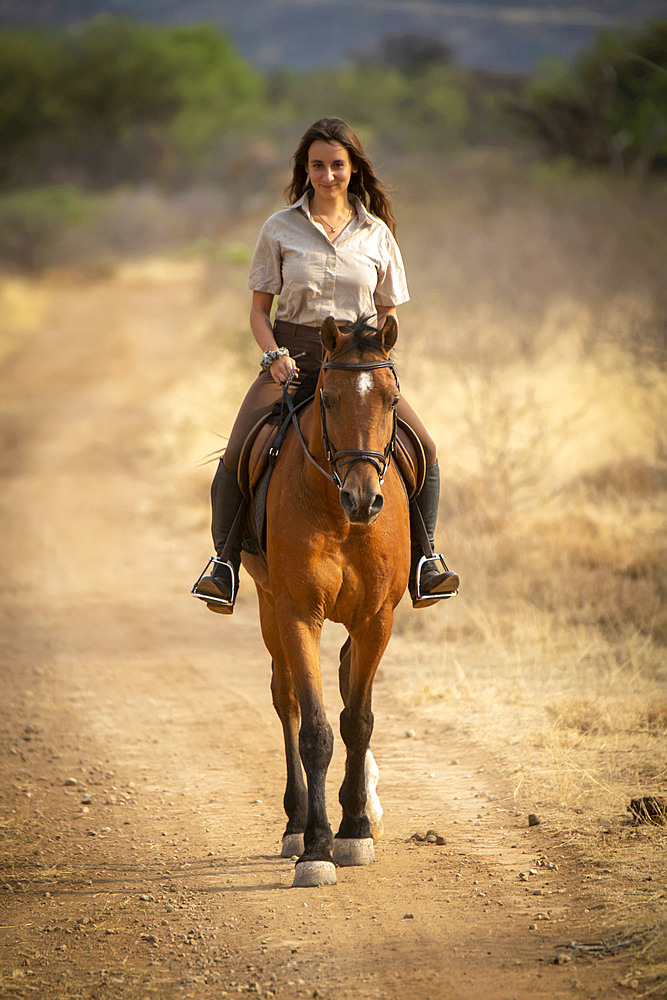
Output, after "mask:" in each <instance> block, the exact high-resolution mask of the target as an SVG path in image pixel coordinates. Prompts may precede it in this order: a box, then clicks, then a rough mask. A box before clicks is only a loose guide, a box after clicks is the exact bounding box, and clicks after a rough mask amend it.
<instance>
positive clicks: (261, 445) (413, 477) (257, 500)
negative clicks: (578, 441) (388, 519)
mask: <svg viewBox="0 0 667 1000" xmlns="http://www.w3.org/2000/svg"><path fill="white" fill-rule="evenodd" d="M312 405H313V397H312V396H311V397H310V398H308V399H305V400H303V402H301V403H299V404H298V405H297V406H296V407H295V410H296V412H297V414H305V413H306V412H307V411H308V408H309V407H311V406H312ZM278 432H279V426H278V423H277V422H276V419H275V414H273V413H269V414H267V415H266V416H265V417H262V418H261V420H258V421H257V423H256V424H255V426H254V427H253V428H252V430H251V431H250V433H249V434H248V436H247V438H246V439H245V443H244V445H243V448H242V450H241V457H240V459H239V470H238V481H239V486H240V488H241V492H242V493H243V495H244V497H245V498H246V501H247V504H248V509H249V512H250V518H249V521H250V523H249V524H248V525H247V527H246V534H245V537H244V540H243V547H244V548H245V549H246V550H247V551H250V552H259V551H262V550H264V548H265V545H266V496H267V493H268V489H269V481H270V479H271V473H272V471H273V467H274V464H275V456H272V454H271V449H272V448H273V447H274V444H275V442H276V438H277V437H278ZM393 460H394V462H395V464H396V468H397V469H398V471H399V473H400V476H401V481H402V483H403V487H404V489H405V493H406V496H407V499H408V503H410V501H411V500H413V499H414V498H415V497H416V496H417V494H418V493H419V492H420V491H421V488H422V486H423V485H424V478H425V476H426V457H425V455H424V449H423V447H422V443H421V441H420V440H419V438H418V437H417V435H416V433H415V432H414V430H413V429H412V427H411V426H410V424H408V423H406V422H405V421H404V420H401V419H400V418H399V420H398V424H397V429H396V447H395V450H394V453H393ZM253 536H254V537H253Z"/></svg>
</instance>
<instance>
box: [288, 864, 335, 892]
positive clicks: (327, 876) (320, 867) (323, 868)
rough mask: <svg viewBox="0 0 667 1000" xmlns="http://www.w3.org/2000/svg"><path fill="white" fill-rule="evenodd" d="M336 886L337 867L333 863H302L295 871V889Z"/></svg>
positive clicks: (293, 884) (293, 885)
mask: <svg viewBox="0 0 667 1000" xmlns="http://www.w3.org/2000/svg"><path fill="white" fill-rule="evenodd" d="M335 884H336V866H335V865H334V864H333V862H331V861H302V862H301V863H299V864H297V865H296V867H295V869H294V881H293V882H292V888H293V889H312V888H316V887H317V886H318V885H335Z"/></svg>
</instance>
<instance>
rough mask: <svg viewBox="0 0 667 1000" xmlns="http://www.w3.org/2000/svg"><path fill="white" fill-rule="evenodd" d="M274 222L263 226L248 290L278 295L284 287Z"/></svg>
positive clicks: (268, 221)
mask: <svg viewBox="0 0 667 1000" xmlns="http://www.w3.org/2000/svg"><path fill="white" fill-rule="evenodd" d="M273 230H274V227H273V226H272V220H271V219H268V220H267V221H266V222H265V223H264V225H263V226H262V228H261V230H260V233H259V238H258V240H257V245H256V247H255V252H254V254H253V256H252V263H251V264H250V273H249V274H248V288H249V289H250V290H251V291H253V292H269V293H270V294H271V295H278V294H280V291H281V290H282V287H283V276H282V260H281V254H280V243H279V242H278V239H277V237H276V234H275V232H274V231H273Z"/></svg>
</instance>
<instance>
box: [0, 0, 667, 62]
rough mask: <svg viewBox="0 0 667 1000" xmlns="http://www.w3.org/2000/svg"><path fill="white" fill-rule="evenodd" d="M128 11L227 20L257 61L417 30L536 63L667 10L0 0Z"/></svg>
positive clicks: (58, 12)
mask: <svg viewBox="0 0 667 1000" xmlns="http://www.w3.org/2000/svg"><path fill="white" fill-rule="evenodd" d="M103 13H113V14H128V15H130V16H132V17H138V18H142V19H145V20H148V21H152V22H155V23H161V24H166V23H180V22H209V23H212V24H217V25H220V26H221V27H223V28H224V29H225V31H226V32H227V33H228V34H229V36H230V38H231V39H232V41H233V42H234V43H235V44H236V45H237V47H238V48H239V50H240V51H241V53H242V54H243V55H244V56H245V57H246V58H247V59H249V60H250V61H251V62H252V63H254V64H255V65H256V66H259V67H260V68H262V69H272V68H276V67H279V66H291V67H294V68H297V69H306V68H312V67H317V66H327V65H329V66H330V65H337V64H340V63H342V62H344V61H345V60H346V58H348V57H349V56H350V55H351V54H352V53H355V52H360V51H364V50H366V49H368V48H369V47H371V46H372V45H373V44H374V43H375V42H376V41H377V39H378V38H379V37H381V36H383V35H391V34H397V33H402V32H417V33H419V34H423V35H426V36H429V37H435V38H439V39H442V40H443V41H446V42H447V43H448V44H449V45H451V46H452V47H453V49H454V51H455V53H456V56H457V59H458V60H459V61H460V62H461V63H462V64H463V65H466V66H474V67H479V68H482V69H491V70H497V71H503V72H529V71H531V70H532V69H534V67H535V65H536V64H537V62H538V61H539V60H540V59H541V58H543V57H544V56H559V57H561V58H565V59H567V58H570V57H572V56H573V55H574V54H575V53H576V52H577V51H579V50H580V49H582V48H584V47H585V46H586V45H588V44H590V42H591V40H592V38H593V36H594V34H595V32H596V31H598V30H600V29H601V28H605V27H611V26H613V25H618V24H631V25H637V24H641V23H643V22H644V21H646V20H651V19H656V18H658V17H660V16H661V15H663V14H664V3H661V2H660V0H627V2H626V0H591V2H590V3H588V4H586V6H585V7H583V6H582V5H581V4H578V3H576V2H574V0H567V2H561V3H560V4H557V5H555V4H548V3H539V2H532V3H530V2H525V0H517V2H514V3H512V4H506V3H502V2H498V0H492V2H488V0H487V2H482V0H468V2H467V3H447V2H444V0H420V2H418V3H408V2H406V0H366V2H351V0H338V2H337V3H333V2H329V0H278V2H273V0H254V2H253V3H252V4H239V3H237V2H236V0H188V2H186V3H182V2H177V0H33V2H32V3H31V4H30V5H26V4H25V3H23V2H21V0H5V2H4V3H0V26H8V25H17V24H36V25H55V24H58V25H67V24H72V23H76V22H78V21H82V20H87V19H89V18H90V17H93V16H95V15H97V14H103Z"/></svg>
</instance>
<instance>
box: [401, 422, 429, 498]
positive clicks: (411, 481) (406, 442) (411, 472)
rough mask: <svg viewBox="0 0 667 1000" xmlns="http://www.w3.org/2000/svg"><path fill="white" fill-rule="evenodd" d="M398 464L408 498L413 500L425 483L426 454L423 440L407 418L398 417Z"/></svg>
mask: <svg viewBox="0 0 667 1000" xmlns="http://www.w3.org/2000/svg"><path fill="white" fill-rule="evenodd" d="M395 458H396V465H397V467H398V471H399V472H400V473H401V476H402V477H403V482H404V483H405V492H406V493H407V495H408V500H413V499H414V498H415V497H416V496H417V494H418V493H420V492H421V488H422V486H423V485H424V479H425V478H426V456H425V454H424V448H423V446H422V443H421V441H420V440H419V438H418V437H417V435H416V433H415V432H414V430H413V429H412V427H411V426H410V424H408V423H406V422H405V420H401V418H400V417H399V419H398V426H397V429H396V451H395Z"/></svg>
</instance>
